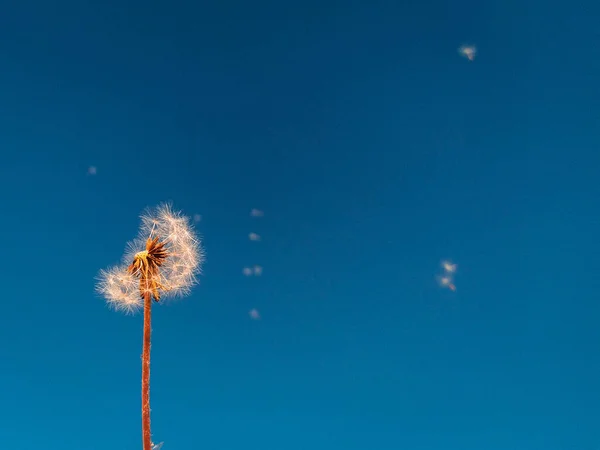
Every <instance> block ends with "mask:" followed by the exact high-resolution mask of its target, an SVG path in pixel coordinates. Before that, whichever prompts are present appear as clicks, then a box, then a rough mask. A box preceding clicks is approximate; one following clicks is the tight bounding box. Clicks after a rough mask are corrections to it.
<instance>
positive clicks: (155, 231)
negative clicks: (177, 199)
mask: <svg viewBox="0 0 600 450" xmlns="http://www.w3.org/2000/svg"><path fill="white" fill-rule="evenodd" d="M141 219H142V224H141V226H140V231H139V234H138V237H137V238H135V239H134V240H133V241H132V242H130V243H128V244H127V251H126V253H125V256H124V264H123V265H121V266H116V267H112V268H109V269H107V270H101V271H100V274H99V276H98V283H97V285H96V290H97V291H98V292H99V293H100V294H101V295H103V296H104V297H105V298H106V301H107V302H108V304H109V305H110V306H112V307H113V308H114V309H116V310H120V311H124V312H127V313H133V312H135V311H137V310H139V309H141V308H143V309H144V339H143V350H142V442H143V450H152V449H155V448H157V447H156V446H154V445H153V444H152V440H151V433H150V342H151V339H150V336H151V318H152V315H151V313H152V299H154V301H155V302H159V301H161V300H162V299H163V298H168V297H177V296H184V295H187V294H189V292H190V290H191V288H192V286H194V285H195V284H196V282H197V278H196V277H197V275H198V274H199V273H200V265H201V263H202V261H203V259H204V253H203V251H202V248H201V246H200V242H199V240H198V238H197V237H196V235H195V234H194V231H193V229H192V227H191V225H190V223H189V219H188V218H187V217H184V216H182V215H181V214H180V213H178V212H174V211H173V209H172V207H171V205H169V204H162V205H160V206H158V207H157V208H154V209H149V210H146V212H145V213H144V214H142V216H141ZM159 445H161V444H159ZM158 448H160V447H158Z"/></svg>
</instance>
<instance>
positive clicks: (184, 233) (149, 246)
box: [97, 204, 204, 312]
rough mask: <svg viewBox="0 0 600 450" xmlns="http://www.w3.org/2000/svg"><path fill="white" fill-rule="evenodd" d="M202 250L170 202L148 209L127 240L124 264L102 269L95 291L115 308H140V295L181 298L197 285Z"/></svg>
mask: <svg viewBox="0 0 600 450" xmlns="http://www.w3.org/2000/svg"><path fill="white" fill-rule="evenodd" d="M203 260H204V252H203V250H202V247H201V245H200V239H199V238H198V237H197V236H196V234H195V232H194V230H193V228H192V225H191V223H190V220H189V219H188V218H187V217H185V216H183V215H181V213H179V212H175V211H173V209H172V206H171V205H170V204H162V205H160V206H159V207H157V208H154V209H147V210H146V211H145V212H144V214H142V216H141V226H140V231H139V234H138V236H137V237H136V238H135V239H133V240H132V241H130V242H128V243H127V247H126V249H125V253H124V256H123V263H124V265H123V266H119V267H118V268H116V269H109V270H107V271H102V272H101V274H100V278H99V280H100V282H99V284H98V287H97V290H98V292H100V293H101V294H102V295H103V296H104V297H105V298H106V300H107V302H108V303H109V304H111V305H112V306H114V307H115V308H116V309H118V310H125V311H127V312H130V311H131V312H133V311H134V310H136V309H138V308H140V307H143V300H142V299H143V297H144V296H145V295H146V294H150V295H151V296H152V297H154V299H155V300H156V301H159V299H162V298H169V297H171V298H173V297H183V296H185V295H188V294H189V293H190V291H191V288H192V287H193V286H194V285H195V284H197V282H198V280H197V276H198V274H200V272H201V264H202V262H203Z"/></svg>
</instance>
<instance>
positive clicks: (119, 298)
mask: <svg viewBox="0 0 600 450" xmlns="http://www.w3.org/2000/svg"><path fill="white" fill-rule="evenodd" d="M97 279H98V283H97V285H96V292H98V293H99V294H100V295H102V296H103V297H104V298H105V299H106V301H107V303H108V304H109V305H110V306H111V307H112V308H114V309H115V310H117V311H123V312H125V313H133V312H135V311H137V310H138V309H140V308H142V307H143V306H144V303H143V301H142V297H141V296H140V291H139V280H138V279H137V278H136V277H135V276H133V275H131V274H130V273H129V272H128V271H127V266H115V267H111V268H109V269H106V270H101V271H100V274H99V275H98V278H97Z"/></svg>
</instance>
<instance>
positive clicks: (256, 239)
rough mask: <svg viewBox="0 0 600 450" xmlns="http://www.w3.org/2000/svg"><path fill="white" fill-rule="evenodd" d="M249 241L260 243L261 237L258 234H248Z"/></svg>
mask: <svg viewBox="0 0 600 450" xmlns="http://www.w3.org/2000/svg"><path fill="white" fill-rule="evenodd" d="M248 239H250V240H251V241H260V239H261V238H260V235H259V234H257V233H250V234H248Z"/></svg>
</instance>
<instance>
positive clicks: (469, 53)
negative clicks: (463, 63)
mask: <svg viewBox="0 0 600 450" xmlns="http://www.w3.org/2000/svg"><path fill="white" fill-rule="evenodd" d="M458 53H460V54H461V55H462V56H464V57H465V58H467V59H468V60H469V61H473V60H474V59H475V55H476V54H477V49H476V48H475V46H473V45H462V46H461V47H459V49H458Z"/></svg>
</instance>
